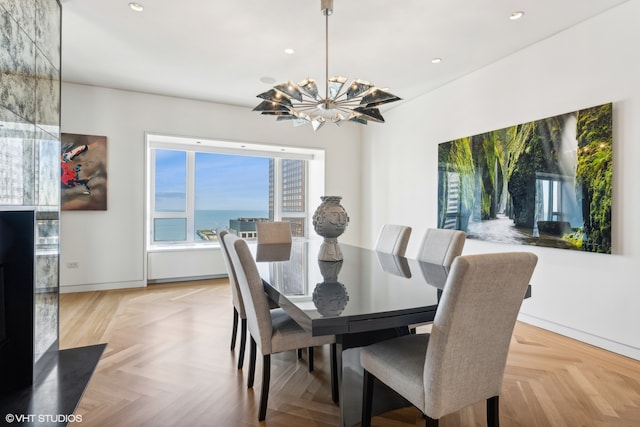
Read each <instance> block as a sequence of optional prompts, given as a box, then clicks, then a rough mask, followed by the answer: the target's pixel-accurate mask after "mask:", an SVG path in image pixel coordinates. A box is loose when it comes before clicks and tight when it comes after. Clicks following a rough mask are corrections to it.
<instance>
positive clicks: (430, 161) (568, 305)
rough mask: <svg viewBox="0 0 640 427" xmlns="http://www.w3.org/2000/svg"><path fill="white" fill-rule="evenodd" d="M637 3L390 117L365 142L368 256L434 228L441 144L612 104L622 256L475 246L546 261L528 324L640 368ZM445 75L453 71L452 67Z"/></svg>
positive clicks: (473, 249)
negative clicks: (397, 229) (389, 240)
mask: <svg viewBox="0 0 640 427" xmlns="http://www.w3.org/2000/svg"><path fill="white" fill-rule="evenodd" d="M639 19H640V1H630V2H627V3H625V4H623V5H621V6H619V7H617V8H615V9H612V10H610V11H608V12H606V13H604V14H602V15H600V16H598V17H595V18H593V19H591V20H588V21H586V22H583V23H581V24H579V25H577V26H575V27H573V28H571V29H569V30H567V31H564V32H562V33H559V34H556V35H555V36H553V37H551V38H548V39H546V40H544V41H542V42H540V43H537V44H535V45H532V46H530V47H529V48H527V49H525V50H523V51H520V52H518V53H516V54H514V55H511V56H509V57H507V58H504V59H503V60H501V61H499V62H496V63H494V64H492V65H490V66H488V67H485V68H484V69H482V70H480V71H478V72H475V73H473V74H470V75H467V76H466V77H464V78H461V79H459V80H457V81H454V82H452V83H450V84H448V85H446V86H444V87H441V88H439V89H438V90H436V91H433V92H431V93H429V94H426V95H424V96H422V97H420V98H418V99H415V100H412V101H410V102H406V103H405V104H402V105H399V106H398V107H397V108H395V109H392V110H391V111H389V112H387V113H386V114H385V117H386V119H387V120H386V121H387V123H386V124H385V126H384V127H376V128H375V129H367V130H365V132H364V133H363V143H364V144H363V177H362V181H363V194H364V195H365V196H364V197H363V206H362V209H363V212H371V214H372V215H371V216H369V215H365V217H366V218H367V221H366V223H364V224H363V227H364V228H363V244H364V245H365V246H372V245H373V239H375V236H376V233H377V231H378V229H379V228H380V227H381V225H382V224H383V223H385V222H393V223H400V224H407V225H410V226H412V227H413V228H414V231H413V235H412V239H411V242H410V246H409V248H408V251H407V253H408V254H413V253H415V251H416V250H417V248H418V244H419V241H420V239H421V238H422V235H423V233H424V231H425V229H426V228H427V227H435V226H436V222H437V209H436V205H437V154H438V153H437V148H438V143H441V142H446V141H450V140H453V139H456V138H460V137H464V136H469V135H475V134H479V133H482V132H486V131H491V130H494V129H500V128H503V127H506V126H509V125H514V124H518V123H524V122H528V121H531V120H536V119H541V118H546V117H550V116H554V115H557V114H562V113H566V112H571V111H576V110H578V109H581V108H586V107H591V106H595V105H600V104H604V103H607V102H613V120H614V194H613V197H614V200H613V203H614V205H613V218H612V221H613V236H612V239H613V246H614V247H613V250H614V252H615V254H614V255H603V254H590V253H582V252H576V251H569V250H560V249H551V248H538V247H533V246H515V245H502V244H494V243H488V242H481V241H478V240H468V241H467V244H466V246H465V251H464V253H478V252H495V251H508V250H528V251H532V252H535V253H536V254H537V255H538V256H539V263H538V267H537V269H536V272H535V274H534V277H533V281H532V285H533V298H531V299H530V300H528V301H526V302H525V303H524V304H523V307H522V312H521V313H522V315H521V320H523V321H526V322H529V323H532V324H535V325H538V326H542V327H545V328H547V329H550V330H554V331H556V332H559V333H562V334H565V335H568V336H572V337H575V338H578V339H581V340H583V341H586V342H589V343H592V344H594V345H598V346H601V347H604V348H607V349H610V350H613V351H616V352H619V353H622V354H626V355H629V356H631V357H633V358H636V359H640V332H639V329H638V328H639V325H640V309H639V308H638V307H639V305H640V279H639V277H640V221H638V212H640V188H639V186H640V167H638V162H639V160H640V144H639V141H640V120H638V118H639V117H640V50H638V49H637V46H636V44H637V43H636V42H637V41H638V40H640V26H638V25H637V22H638V20H639ZM438 66H446V57H445V61H444V62H443V63H441V64H439V65H438Z"/></svg>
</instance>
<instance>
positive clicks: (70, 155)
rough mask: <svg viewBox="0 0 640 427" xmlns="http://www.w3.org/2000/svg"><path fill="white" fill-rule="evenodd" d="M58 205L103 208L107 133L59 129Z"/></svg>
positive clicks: (105, 207) (91, 208)
mask: <svg viewBox="0 0 640 427" xmlns="http://www.w3.org/2000/svg"><path fill="white" fill-rule="evenodd" d="M60 168H61V170H60V175H61V176H60V179H61V182H60V185H61V192H60V194H61V200H60V209H61V210H63V211H68V210H102V211H104V210H107V137H106V136H95V135H79V134H72V133H63V134H62V135H61V153H60Z"/></svg>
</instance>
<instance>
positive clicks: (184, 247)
mask: <svg viewBox="0 0 640 427" xmlns="http://www.w3.org/2000/svg"><path fill="white" fill-rule="evenodd" d="M212 249H214V250H218V249H220V243H218V242H211V243H167V244H164V245H163V244H153V245H149V246H147V252H148V253H149V252H182V251H208V250H212Z"/></svg>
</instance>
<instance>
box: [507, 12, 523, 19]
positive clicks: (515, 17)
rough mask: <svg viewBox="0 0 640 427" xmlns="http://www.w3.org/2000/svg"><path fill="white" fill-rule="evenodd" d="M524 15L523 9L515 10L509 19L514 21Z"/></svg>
mask: <svg viewBox="0 0 640 427" xmlns="http://www.w3.org/2000/svg"><path fill="white" fill-rule="evenodd" d="M523 16H524V12H522V11H518V12H513V13H512V14H511V15H509V19H511V20H512V21H515V20H517V19H520V18H522V17H523Z"/></svg>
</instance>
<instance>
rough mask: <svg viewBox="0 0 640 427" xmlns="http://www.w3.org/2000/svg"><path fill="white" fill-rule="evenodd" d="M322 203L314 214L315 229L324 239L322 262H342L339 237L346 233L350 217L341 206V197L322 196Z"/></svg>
mask: <svg viewBox="0 0 640 427" xmlns="http://www.w3.org/2000/svg"><path fill="white" fill-rule="evenodd" d="M320 199H321V200H322V203H320V206H318V208H317V209H316V211H315V212H314V214H313V228H314V229H315V230H316V233H318V235H319V236H322V237H324V242H322V245H321V246H320V252H319V253H318V259H319V260H320V261H342V251H341V250H340V246H339V245H338V236H340V235H341V234H342V233H344V230H345V229H346V228H347V225H348V224H349V216H348V215H347V211H345V210H344V208H343V207H342V205H341V204H340V200H342V197H341V196H322V197H320Z"/></svg>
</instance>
